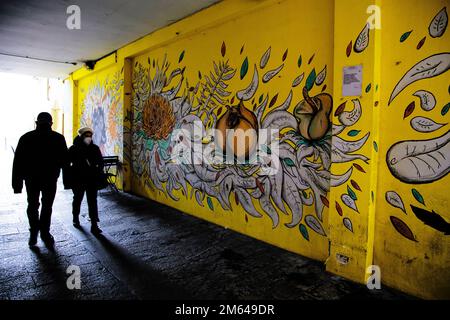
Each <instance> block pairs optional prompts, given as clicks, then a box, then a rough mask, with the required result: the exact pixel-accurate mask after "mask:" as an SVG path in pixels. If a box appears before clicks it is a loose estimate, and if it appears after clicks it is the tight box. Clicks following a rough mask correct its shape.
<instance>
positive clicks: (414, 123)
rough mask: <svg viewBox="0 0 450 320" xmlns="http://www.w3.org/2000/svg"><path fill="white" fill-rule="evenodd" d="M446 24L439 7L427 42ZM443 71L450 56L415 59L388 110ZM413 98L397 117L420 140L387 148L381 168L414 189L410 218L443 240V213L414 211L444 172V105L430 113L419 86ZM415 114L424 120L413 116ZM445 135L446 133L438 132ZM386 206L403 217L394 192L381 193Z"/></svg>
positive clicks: (448, 166) (448, 149)
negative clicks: (412, 88)
mask: <svg viewBox="0 0 450 320" xmlns="http://www.w3.org/2000/svg"><path fill="white" fill-rule="evenodd" d="M447 24H448V16H447V11H446V8H445V7H444V8H442V9H441V10H440V11H439V12H438V13H437V14H436V15H435V16H434V18H433V19H432V20H431V22H430V24H429V27H428V33H429V36H430V37H432V38H439V37H442V36H443V35H444V33H445V31H446V28H447ZM411 32H413V31H412V30H411V31H407V32H405V33H403V34H402V36H401V37H400V42H402V43H403V42H405V43H407V42H406V40H407V39H408V37H409V36H410V34H411ZM425 39H426V36H425V37H423V38H422V39H421V40H420V42H419V43H418V44H417V46H416V49H417V50H420V49H421V48H422V46H423V45H424V42H425ZM449 69H450V52H437V53H434V54H432V55H429V56H427V57H425V58H423V59H421V60H420V61H418V62H417V63H415V64H414V65H413V66H411V67H410V68H409V69H408V70H407V71H406V73H404V74H403V76H401V78H400V79H399V80H398V82H397V84H396V85H395V87H394V88H393V89H392V91H391V94H390V97H389V101H388V105H392V106H394V107H398V106H397V105H395V104H394V103H393V102H394V101H395V99H396V97H398V96H400V95H405V93H404V90H405V89H406V88H408V87H409V86H410V85H412V84H414V83H419V82H421V81H422V80H424V79H431V78H434V77H442V76H443V75H444V74H446V72H447V71H448V70H449ZM447 79H448V77H447ZM427 84H429V82H427ZM413 97H416V98H419V101H416V100H413V101H412V102H411V103H409V104H408V105H407V107H406V108H405V111H404V112H403V119H407V118H409V117H410V116H411V117H412V118H411V120H410V121H409V124H410V129H411V130H413V131H415V132H417V133H420V134H421V135H423V139H410V140H402V141H398V142H396V143H394V144H393V145H391V146H390V147H389V149H388V151H387V153H386V164H387V167H388V168H389V171H390V173H391V174H392V175H393V176H394V177H395V178H396V179H398V180H399V181H400V182H402V183H405V184H411V185H415V187H414V188H411V194H412V196H413V197H414V199H415V200H416V201H417V203H414V204H410V205H409V206H410V208H411V211H412V212H413V213H414V215H415V216H416V218H417V219H419V220H420V221H422V222H423V223H424V224H425V225H426V226H428V227H431V228H433V229H435V230H436V231H439V232H442V233H443V234H444V235H449V234H450V223H448V222H447V221H446V220H445V219H444V218H443V216H442V213H443V212H442V213H441V214H439V213H437V212H435V211H434V210H433V209H431V210H429V209H424V208H420V207H418V205H421V206H423V207H426V206H427V204H426V202H425V198H424V197H423V196H422V194H421V192H420V191H419V190H420V185H424V184H432V183H434V182H436V181H438V180H440V179H443V178H444V177H446V176H447V174H448V173H449V172H450V131H449V130H448V128H447V126H448V120H449V118H448V116H446V115H447V112H448V109H449V103H447V104H446V105H445V106H443V107H442V108H441V109H440V110H436V109H435V107H436V105H437V99H436V97H435V94H434V93H433V86H432V85H424V86H423V87H421V89H420V90H416V91H415V92H414V93H413ZM416 102H418V103H419V104H420V109H419V111H418V109H417V108H416ZM439 111H440V112H439ZM418 112H420V113H422V114H429V115H427V116H421V115H416V116H414V114H415V113H418ZM445 116H446V117H445ZM442 120H444V121H442ZM446 128H447V129H446ZM445 129H446V131H444V132H443V130H445ZM386 201H387V202H388V203H389V204H390V205H391V206H393V207H396V208H399V209H401V210H402V211H403V212H404V213H405V214H406V213H407V210H406V208H405V204H404V201H403V200H402V196H401V195H399V194H398V193H397V192H395V191H387V192H386ZM390 220H391V223H392V225H393V227H394V228H395V230H396V231H397V232H399V233H400V234H401V235H402V236H404V237H405V238H407V239H409V240H412V241H420V240H417V237H416V236H415V235H414V232H413V231H412V230H411V228H410V227H409V226H408V225H407V223H406V222H404V221H403V218H398V217H396V216H390Z"/></svg>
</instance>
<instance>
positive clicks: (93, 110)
mask: <svg viewBox="0 0 450 320" xmlns="http://www.w3.org/2000/svg"><path fill="white" fill-rule="evenodd" d="M122 89H123V79H122V78H121V74H120V72H114V73H110V74H108V75H106V77H104V78H100V79H99V78H96V79H95V80H94V81H91V82H90V83H89V85H88V86H87V87H86V88H85V89H84V90H86V93H85V95H84V96H83V97H82V98H81V117H80V127H91V128H92V129H93V130H94V136H93V139H94V143H95V144H97V145H98V146H99V147H100V150H101V152H102V154H103V155H104V156H113V155H116V156H119V159H121V158H122V150H123V130H122V123H123V111H122V97H121V95H122ZM81 92H82V93H83V89H82V90H81Z"/></svg>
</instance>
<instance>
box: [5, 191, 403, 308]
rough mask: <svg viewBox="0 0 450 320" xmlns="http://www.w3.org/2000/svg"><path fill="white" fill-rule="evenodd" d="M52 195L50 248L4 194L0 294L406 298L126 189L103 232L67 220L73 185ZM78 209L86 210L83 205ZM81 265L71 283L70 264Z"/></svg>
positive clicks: (106, 211)
mask: <svg viewBox="0 0 450 320" xmlns="http://www.w3.org/2000/svg"><path fill="white" fill-rule="evenodd" d="M59 190H60V191H58V194H57V199H56V201H55V205H54V207H53V209H54V215H53V220H52V233H53V235H54V237H55V240H56V244H55V247H54V250H53V251H51V250H48V249H47V248H46V247H45V246H44V244H43V243H42V242H41V240H39V242H38V249H36V250H31V249H30V248H29V247H28V245H27V240H28V222H27V218H26V214H25V209H26V197H25V194H21V195H14V194H12V191H8V190H7V188H5V189H3V190H1V191H2V193H1V195H0V299H268V300H271V299H296V300H304V299H308V300H310V299H314V300H315V299H366V298H367V299H372V298H375V299H409V298H410V297H408V296H406V295H404V294H402V293H399V292H396V291H393V290H390V289H388V288H386V287H383V288H382V289H381V290H376V291H374V290H368V289H367V288H366V287H365V286H363V285H359V284H355V283H352V282H349V281H346V280H344V279H342V278H341V277H338V276H334V275H331V274H329V273H327V272H325V267H324V265H323V264H322V263H319V262H316V261H313V260H310V259H307V258H304V257H301V256H299V255H296V254H293V253H290V252H287V251H285V250H282V249H279V248H276V247H273V246H271V245H268V244H265V243H263V242H260V241H257V240H254V239H252V238H249V237H247V236H244V235H241V234H238V233H236V232H234V231H231V230H227V229H224V228H222V227H219V226H216V225H213V224H210V223H208V222H205V221H202V220H199V219H197V218H195V217H192V216H189V215H186V214H183V213H181V212H179V211H177V210H175V209H172V208H169V207H166V206H164V205H161V204H158V203H155V202H153V201H150V200H146V199H142V198H139V197H135V196H132V195H128V194H124V193H120V194H113V193H111V192H104V193H103V194H102V195H101V196H100V197H99V207H100V208H101V210H100V219H101V227H102V228H103V230H104V235H103V236H102V237H99V238H95V237H93V236H92V235H91V233H90V232H89V222H88V221H87V220H86V219H82V220H83V221H82V225H83V230H81V231H80V230H77V229H75V228H73V227H72V224H71V191H63V190H61V187H60V189H59ZM82 210H83V211H82V212H86V211H87V207H86V204H85V203H84V204H83V207H82ZM70 265H77V266H79V267H80V271H81V289H80V290H76V289H75V290H69V289H68V288H67V285H66V281H67V278H68V276H69V275H68V274H67V273H66V270H67V268H68V267H69V266H70Z"/></svg>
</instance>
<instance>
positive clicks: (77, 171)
mask: <svg viewBox="0 0 450 320" xmlns="http://www.w3.org/2000/svg"><path fill="white" fill-rule="evenodd" d="M69 162H70V175H71V179H70V181H71V187H72V188H74V187H75V188H76V187H88V186H97V185H98V184H99V182H100V181H99V179H100V173H101V172H103V157H102V153H101V151H100V148H99V147H98V146H97V145H95V144H94V143H90V144H89V145H86V144H85V143H84V142H83V139H81V137H79V136H77V137H76V138H75V139H74V140H73V145H72V146H71V147H70V148H69Z"/></svg>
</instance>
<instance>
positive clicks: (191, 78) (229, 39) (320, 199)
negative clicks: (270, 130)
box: [72, 0, 450, 298]
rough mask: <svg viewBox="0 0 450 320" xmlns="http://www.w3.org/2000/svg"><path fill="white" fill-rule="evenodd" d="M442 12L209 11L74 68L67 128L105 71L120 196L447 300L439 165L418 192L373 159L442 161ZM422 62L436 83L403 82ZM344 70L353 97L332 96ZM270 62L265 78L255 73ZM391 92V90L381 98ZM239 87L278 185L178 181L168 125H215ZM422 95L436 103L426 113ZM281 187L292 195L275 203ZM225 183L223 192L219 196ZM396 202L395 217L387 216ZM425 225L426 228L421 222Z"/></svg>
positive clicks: (285, 5)
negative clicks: (117, 136)
mask: <svg viewBox="0 0 450 320" xmlns="http://www.w3.org/2000/svg"><path fill="white" fill-rule="evenodd" d="M374 5H375V6H378V8H380V9H381V12H380V13H381V20H380V21H381V29H372V28H370V25H369V26H367V18H368V17H369V15H370V13H373V11H372V12H370V10H369V12H367V9H368V8H372V9H373V6H374ZM371 6H372V7H371ZM445 6H446V1H438V0H435V1H427V2H424V1H414V5H412V4H411V2H409V1H408V2H406V1H381V0H377V1H375V2H373V1H359V0H340V1H332V0H329V1H325V0H323V1H315V2H307V1H293V0H285V1H272V0H268V1H260V2H258V3H253V2H249V1H239V0H230V1H224V2H222V3H220V4H218V5H215V6H212V7H210V8H208V9H207V10H204V11H201V12H199V13H197V14H195V15H193V16H190V17H188V18H186V19H184V20H182V21H180V22H177V23H175V24H173V25H171V26H169V27H167V28H164V29H161V30H159V31H157V32H155V33H153V34H151V35H149V36H146V37H144V38H142V39H139V40H138V41H136V42H133V43H131V44H129V45H127V46H125V47H124V48H121V49H119V50H118V51H117V52H116V54H114V55H112V56H109V57H107V58H105V59H103V60H101V61H99V62H98V63H97V65H96V68H95V70H94V71H86V70H84V69H81V70H79V71H77V72H75V73H74V75H73V76H72V84H73V88H74V110H75V112H74V124H76V125H77V126H78V124H79V121H80V118H81V117H80V116H81V113H80V111H81V110H80V108H78V106H80V107H81V106H82V101H83V99H84V98H83V97H84V94H83V93H82V92H81V89H82V88H87V87H89V85H88V83H89V84H90V85H91V86H92V85H93V84H94V83H96V81H99V82H98V83H100V85H102V81H104V79H105V78H106V74H108V73H113V70H114V72H117V71H120V76H119V78H120V79H121V80H123V81H124V85H123V90H121V92H120V93H117V97H121V98H119V100H121V102H122V110H123V111H122V113H121V115H120V116H122V118H123V120H122V121H123V146H124V148H123V150H122V159H123V174H124V179H123V181H124V190H128V191H132V192H135V193H138V194H141V195H144V196H146V197H150V198H152V199H155V200H157V201H160V202H163V203H165V204H168V205H170V206H173V207H176V208H178V209H180V210H182V211H184V212H188V213H190V214H193V215H196V216H198V217H200V218H202V219H205V220H208V221H211V222H214V223H217V224H219V225H222V226H224V227H228V228H232V229H233V230H236V231H238V232H242V233H244V234H248V235H250V236H252V237H255V238H257V239H261V240H263V241H266V242H269V243H272V244H275V245H277V246H280V247H282V248H285V249H287V250H290V251H293V252H297V253H299V254H303V255H305V256H308V257H312V258H314V259H318V260H321V261H326V265H327V270H329V271H331V272H334V273H336V274H339V275H342V276H344V277H347V278H350V279H353V280H355V281H358V282H365V281H366V279H367V277H368V274H367V273H366V269H367V267H368V266H370V265H372V264H376V265H379V266H380V267H381V273H382V274H381V280H382V282H383V283H384V284H386V285H390V286H394V287H396V288H398V289H400V290H403V291H406V292H409V293H412V294H415V295H418V296H422V297H428V298H435V297H446V298H448V297H449V296H450V293H449V290H448V283H449V281H448V280H449V273H448V270H449V269H450V268H449V266H450V261H449V259H450V258H449V252H448V250H449V249H448V248H449V242H448V241H449V240H448V239H449V237H448V235H446V234H445V233H447V232H446V231H445V230H447V229H445V228H446V226H448V221H449V217H448V215H446V213H447V212H446V211H445V210H444V209H445V208H446V207H447V206H448V195H447V193H446V192H445V190H446V188H445V185H446V183H447V184H448V175H447V174H446V173H447V172H446V170H447V169H448V167H444V168H442V167H440V166H438V165H437V166H436V167H433V169H435V171H436V169H438V171H439V172H437V173H436V172H434V173H433V172H431V174H430V175H428V177H427V179H428V180H430V179H433V181H427V182H426V183H420V184H417V181H412V180H411V179H415V178H414V177H412V178H411V177H406V178H405V177H402V176H405V172H406V175H407V176H408V175H410V171H402V170H401V169H402V165H400V166H398V165H397V164H396V162H395V161H394V162H392V161H389V160H388V161H386V159H390V160H392V159H391V158H392V157H391V158H389V156H387V153H388V150H389V149H390V148H391V147H392V146H393V145H396V144H397V143H398V142H400V141H405V140H432V139H435V138H436V137H442V138H441V139H440V140H438V141H437V142H438V143H437V145H438V146H441V147H442V148H443V149H440V150H443V151H445V152H446V153H445V152H444V155H445V154H448V145H449V144H448V138H447V136H448V128H447V127H446V126H445V125H444V126H442V127H441V126H440V124H446V123H447V122H448V114H450V113H448V109H449V107H448V101H446V99H447V98H448V90H449V89H448V83H449V81H448V80H449V73H448V72H446V70H447V69H448V58H446V57H447V56H446V55H445V54H446V53H447V54H448V52H449V48H448V43H450V42H449V41H448V32H445V29H446V28H444V27H443V26H444V25H445V27H446V23H445V17H446V15H445V14H444V13H443V12H445V10H444V11H441V10H442V9H443V8H444V7H445ZM416 8H418V9H416ZM306 12H307V13H308V14H305V13H306ZM438 12H441V13H440V14H438ZM300 16H301V18H299V17H300ZM435 16H437V18H436V19H435V20H434V21H435V28H434V29H433V28H431V31H430V30H429V29H428V28H429V25H430V22H431V21H432V20H433V17H435ZM399 17H401V19H400V18H399ZM317 21H320V22H321V23H317ZM261 30H264V32H261ZM410 31H412V32H410ZM397 33H398V34H397ZM400 33H401V34H400ZM423 39H425V40H423ZM413 40H414V41H413ZM413 42H414V43H413ZM416 42H417V43H416ZM269 48H270V50H269ZM439 54H440V55H439ZM442 54H444V55H442ZM433 55H438V56H437V57H438V58H440V59H441V60H442V62H443V64H442V63H441V64H439V65H440V67H437V68H436V69H437V71H436V72H437V73H439V75H437V76H436V77H433V78H428V79H424V80H420V81H417V82H414V83H411V84H410V85H407V86H404V85H403V83H404V82H405V81H403V82H402V81H400V78H402V77H403V75H405V74H406V73H407V71H408V70H409V69H410V68H411V67H412V66H414V64H416V63H417V62H419V61H420V60H422V59H425V58H427V57H430V56H433ZM435 58H436V57H435ZM435 58H432V59H431V60H427V61H426V62H428V63H429V64H432V63H433V62H436V59H435ZM442 58H443V59H442ZM266 60H267V61H266ZM446 63H447V64H446ZM358 64H362V66H363V91H362V95H361V96H359V97H343V96H342V68H343V67H344V66H349V65H358ZM279 67H281V68H280V70H279V72H278V73H276V75H275V76H274V77H273V78H271V79H270V80H268V78H269V76H268V75H267V72H268V71H270V70H277V69H278V68H279ZM216 69H217V70H216ZM444 69H445V70H444ZM323 70H326V73H325V71H324V72H321V71H323ZM222 71H224V73H225V74H227V75H228V76H226V78H227V79H224V81H223V83H222V85H223V87H222V89H223V90H222V92H216V95H217V98H218V99H213V100H215V105H213V104H210V103H207V104H206V103H205V98H202V93H201V92H202V88H203V87H204V86H206V87H207V89H206V91H208V89H209V90H211V88H212V87H214V84H213V86H211V85H209V84H208V81H209V82H213V81H215V80H217V73H220V72H222ZM273 73H275V72H273ZM171 74H172V77H171ZM206 76H207V77H208V78H209V79H208V80H207V79H206ZM323 76H324V77H323ZM264 77H265V80H263V79H264ZM168 78H171V79H170V81H168ZM212 78H214V79H212ZM255 79H256V80H255ZM252 80H253V81H252ZM267 80H268V81H267ZM166 81H167V83H166ZM399 82H400V86H399V88H400V89H402V90H400V89H397V90H394V87H395V86H396V85H397V83H399ZM252 83H253V88H255V87H256V90H252V89H249V90H248V91H246V92H245V93H246V94H247V95H250V97H249V99H248V100H247V97H244V99H243V106H244V108H245V109H243V110H244V111H245V112H246V114H247V116H246V117H245V120H244V121H247V122H249V123H253V124H252V127H258V128H260V127H262V126H264V125H268V121H269V120H270V121H273V123H272V124H273V125H274V126H277V127H282V128H283V130H282V131H281V132H282V139H281V140H282V143H285V144H286V145H285V147H284V149H283V148H282V150H283V151H282V152H283V154H282V155H280V157H279V161H280V164H281V168H282V169H283V170H281V173H280V175H279V176H281V183H280V177H279V176H277V177H276V178H274V179H271V178H267V177H261V176H259V175H258V174H256V173H253V172H250V173H249V172H247V171H246V170H245V169H243V168H242V167H239V166H231V167H227V168H221V170H218V169H217V168H213V167H207V166H206V167H202V168H197V169H201V170H195V168H194V170H193V171H189V167H183V166H178V167H174V166H173V165H172V164H171V163H170V161H167V160H168V155H169V154H170V151H171V147H173V142H171V141H172V140H171V139H170V138H171V137H172V135H174V132H175V131H174V130H175V129H176V128H177V127H181V126H183V125H189V121H186V120H189V119H190V120H192V119H194V118H195V117H200V118H201V120H204V121H203V126H204V127H205V128H208V127H215V126H220V124H219V123H223V121H222V122H220V121H221V119H222V120H223V119H224V118H223V117H224V114H225V113H226V110H227V107H226V105H231V106H233V105H237V104H238V102H239V99H240V98H242V95H244V91H245V90H244V89H246V88H251V86H250V84H252ZM104 84H105V83H104V82H103V85H104ZM256 84H257V86H256ZM406 84H408V83H406ZM80 85H81V86H80ZM178 85H179V88H178ZM197 85H198V87H197ZM94 87H95V86H94ZM403 87H404V88H403ZM304 88H306V89H304ZM304 90H306V92H305V94H303V92H304ZM240 91H242V92H241V93H239V92H240ZM254 91H255V92H254ZM394 91H395V94H394V95H395V99H393V100H392V101H391V103H390V104H389V106H388V103H389V98H390V97H391V96H392V92H394ZM227 92H229V93H230V94H229V95H228V94H227ZM291 92H292V95H291ZM427 92H431V93H432V94H433V96H434V98H435V100H436V106H435V107H434V108H431V104H432V102H433V99H432V97H430V96H429V95H428V93H427ZM320 94H322V95H320ZM413 94H416V96H414V95H413ZM204 95H205V94H204ZM206 96H207V94H206ZM260 97H262V98H261V100H260ZM206 98H207V97H206ZM310 98H312V100H311V99H310ZM319 98H320V99H319ZM330 98H331V99H332V104H333V109H332V110H327V112H330V118H329V119H330V121H331V122H332V124H331V123H330V124H329V125H330V126H329V128H328V129H329V130H325V133H324V132H323V130H322V127H321V126H315V125H311V124H312V123H313V121H310V120H311V119H313V118H317V119H319V116H318V112H317V111H316V110H315V108H314V107H312V108H310V105H314V104H315V102H314V101H321V103H322V104H323V103H324V102H325V101H327V99H328V101H329V100H330ZM315 99H318V100H315ZM222 100H223V101H222ZM232 100H233V101H232ZM412 101H415V105H414V106H415V108H413V107H412V104H411V102H412ZM284 102H286V103H284ZM308 102H310V103H308ZM420 103H422V104H423V108H421V107H420ZM269 105H270V107H269ZM155 106H157V107H158V108H154V107H155ZM203 106H205V107H203ZM408 106H409V108H408ZM427 108H428V109H431V110H427ZM405 109H406V110H405ZM413 109H414V110H413ZM76 110H78V111H76ZM149 111H151V112H149ZM249 113H250V114H251V113H253V114H254V115H255V118H253V117H252V116H249V115H248V114H249ZM411 113H412V114H411ZM406 114H407V115H408V117H406ZM144 115H145V116H144ZM158 117H159V118H158ZM186 117H188V119H186ZM403 117H405V119H403ZM415 117H427V118H428V120H426V121H428V122H427V123H424V122H423V121H425V120H424V119H421V118H417V119H416V120H415V121H413V122H412V123H410V119H413V118H415ZM144 118H145V120H144ZM252 119H256V120H255V121H254V122H252V121H251V120H252ZM268 119H269V120H268ZM419 120H420V121H419ZM430 120H433V121H434V123H433V122H430ZM270 121H269V124H270V123H271V122H270ZM149 123H157V124H158V126H157V128H155V127H154V126H148V125H147V124H149ZM322 123H323V122H322ZM299 124H300V125H299ZM326 124H327V123H325V126H323V127H325V128H327V126H326ZM392 127H395V128H398V130H397V129H396V130H395V131H393V129H392ZM424 128H425V129H424ZM432 129H436V131H432ZM417 130H422V131H424V130H427V131H429V132H420V133H419V132H417ZM200 138H201V140H202V141H203V142H204V145H208V144H210V143H211V141H210V140H209V137H208V135H202V137H200ZM176 140H177V139H175V141H176ZM312 140H313V141H312ZM178 141H180V139H178ZM171 143H172V145H171ZM397 149H399V148H397ZM394 150H395V149H394ZM430 156H433V155H430ZM447 159H448V158H447ZM403 163H405V162H403ZM440 164H441V165H442V164H443V165H444V166H445V165H447V166H448V162H445V161H444V162H441V163H440ZM446 168H447V169H446ZM186 169H187V170H186ZM191 169H192V168H191ZM202 170H203V171H202ZM431 171H433V170H431ZM238 175H242V176H243V178H239V179H238V178H237V177H238ZM209 176H211V177H212V176H214V179H216V180H219V179H221V180H220V181H221V182H222V183H221V184H217V183H213V181H211V177H209ZM416 176H417V174H416ZM292 177H296V178H297V179H293V178H292ZM436 177H438V178H437V179H436ZM416 178H417V177H416ZM291 182H292V183H291ZM291 184H293V185H295V187H294V188H292V190H293V191H294V193H295V194H298V196H291V197H289V196H286V194H284V195H283V191H285V190H286V185H288V186H289V185H291ZM230 185H233V187H234V188H233V189H232V190H228V189H226V188H227V186H230ZM280 190H281V191H280ZM280 192H281V196H280ZM394 192H395V193H394ZM236 195H237V196H236ZM245 199H249V201H245ZM292 199H294V201H292ZM386 199H389V202H388V201H387V200H386ZM400 199H401V200H400ZM243 200H244V201H243ZM422 202H423V203H422ZM402 203H403V206H404V208H405V210H404V211H406V213H405V212H402V209H399V208H398V207H401V206H402ZM411 205H413V206H414V207H417V208H418V209H415V210H413V208H412V207H411ZM328 207H329V208H330V209H329V208H328ZM292 208H294V210H293V209H292ZM424 210H426V211H424ZM283 211H285V212H283ZM427 215H428V216H431V217H434V218H435V221H438V222H437V223H436V222H430V221H428V219H427V217H428V216H427ZM307 217H308V218H307ZM392 217H393V218H392ZM420 217H421V218H420ZM424 220H425V221H426V222H425V221H424ZM424 222H425V223H424ZM437 229H439V230H437ZM441 229H442V230H441Z"/></svg>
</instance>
